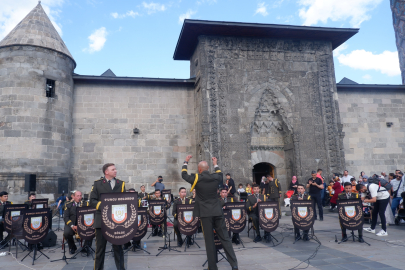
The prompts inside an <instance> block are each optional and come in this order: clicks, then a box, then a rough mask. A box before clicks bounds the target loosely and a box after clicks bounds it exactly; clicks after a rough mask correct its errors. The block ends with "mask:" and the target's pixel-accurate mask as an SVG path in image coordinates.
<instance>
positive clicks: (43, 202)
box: [32, 199, 48, 209]
mask: <svg viewBox="0 0 405 270" xmlns="http://www.w3.org/2000/svg"><path fill="white" fill-rule="evenodd" d="M43 208H48V199H33V200H32V209H43Z"/></svg>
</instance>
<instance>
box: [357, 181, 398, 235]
mask: <svg viewBox="0 0 405 270" xmlns="http://www.w3.org/2000/svg"><path fill="white" fill-rule="evenodd" d="M356 189H357V190H358V191H359V192H362V193H364V194H362V196H361V199H362V200H363V202H365V203H374V209H373V212H372V217H371V227H370V228H364V230H365V231H366V232H370V233H375V227H376V225H377V216H379V217H380V219H381V227H382V230H381V231H380V232H379V233H377V234H376V235H377V236H387V235H388V233H387V221H386V219H385V209H386V208H387V205H388V202H389V200H390V194H389V193H388V191H387V190H386V189H385V188H384V187H380V186H379V185H377V184H374V183H370V184H368V185H367V186H365V185H362V184H359V185H357V187H356ZM367 191H368V192H370V196H371V199H366V196H365V193H366V192H367Z"/></svg>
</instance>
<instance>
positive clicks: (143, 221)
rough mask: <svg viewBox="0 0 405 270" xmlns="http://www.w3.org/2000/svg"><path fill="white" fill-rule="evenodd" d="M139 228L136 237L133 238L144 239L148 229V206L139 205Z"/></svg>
mask: <svg viewBox="0 0 405 270" xmlns="http://www.w3.org/2000/svg"><path fill="white" fill-rule="evenodd" d="M137 222H138V230H137V231H136V233H135V235H134V237H133V238H132V240H133V241H139V240H142V238H143V237H144V236H145V235H146V233H147V231H148V208H147V207H139V208H138V219H137Z"/></svg>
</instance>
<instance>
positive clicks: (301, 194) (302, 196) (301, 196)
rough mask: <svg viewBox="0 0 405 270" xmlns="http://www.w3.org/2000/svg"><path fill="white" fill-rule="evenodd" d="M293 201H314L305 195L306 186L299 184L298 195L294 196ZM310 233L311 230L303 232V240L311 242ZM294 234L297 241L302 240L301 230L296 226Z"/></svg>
mask: <svg viewBox="0 0 405 270" xmlns="http://www.w3.org/2000/svg"><path fill="white" fill-rule="evenodd" d="M291 200H292V201H297V200H304V201H307V200H308V201H309V200H312V199H311V196H310V195H308V194H305V186H304V185H303V184H298V185H297V194H294V195H292V196H291ZM308 232H309V230H305V231H303V237H302V240H304V241H309V237H308ZM294 233H295V240H300V239H301V234H300V230H299V229H298V228H297V227H295V226H294Z"/></svg>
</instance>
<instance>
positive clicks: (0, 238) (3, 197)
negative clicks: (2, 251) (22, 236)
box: [0, 191, 13, 248]
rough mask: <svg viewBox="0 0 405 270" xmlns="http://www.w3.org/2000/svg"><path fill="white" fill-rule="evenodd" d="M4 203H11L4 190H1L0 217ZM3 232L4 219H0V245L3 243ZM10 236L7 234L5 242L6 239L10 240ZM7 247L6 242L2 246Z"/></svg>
mask: <svg viewBox="0 0 405 270" xmlns="http://www.w3.org/2000/svg"><path fill="white" fill-rule="evenodd" d="M6 204H13V203H12V202H10V201H8V193H7V192H6V191H2V192H0V218H1V217H2V216H3V214H4V206H5V205H6ZM3 232H4V221H0V246H1V245H2V244H4V243H2V241H3ZM10 238H11V234H8V235H7V237H6V239H5V242H7V241H8V240H10ZM6 247H8V244H7V245H6V246H4V247H3V248H6Z"/></svg>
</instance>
